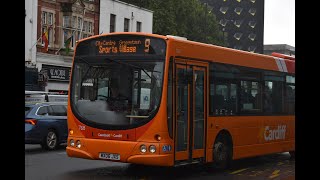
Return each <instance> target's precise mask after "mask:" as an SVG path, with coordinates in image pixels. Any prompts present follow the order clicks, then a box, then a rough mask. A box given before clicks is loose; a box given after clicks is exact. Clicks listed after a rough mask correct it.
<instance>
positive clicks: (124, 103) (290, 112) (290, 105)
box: [66, 32, 295, 168]
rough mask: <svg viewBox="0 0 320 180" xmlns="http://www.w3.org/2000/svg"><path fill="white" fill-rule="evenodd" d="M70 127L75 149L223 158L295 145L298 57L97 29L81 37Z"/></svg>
mask: <svg viewBox="0 0 320 180" xmlns="http://www.w3.org/2000/svg"><path fill="white" fill-rule="evenodd" d="M114 83H116V84H117V87H118V88H119V92H120V94H121V95H122V99H118V100H119V104H120V105H119V107H118V108H112V107H111V106H113V105H114V103H113V104H109V100H110V99H112V96H111V88H112V87H111V86H112V84H114ZM68 128H69V136H68V145H67V148H66V151H67V154H68V156H69V157H77V158H86V159H93V160H108V161H116V162H124V163H136V164H144V165H156V166H178V165H185V164H191V163H213V164H215V165H216V166H217V167H221V168H224V167H227V165H229V163H230V162H231V161H232V160H234V159H240V158H245V157H252V156H260V155H265V154H271V153H279V152H290V153H291V155H294V152H295V62H294V60H287V59H283V58H279V57H274V56H267V55H262V54H256V53H251V52H245V51H240V50H235V49H230V48H225V47H220V46H216V45H212V44H204V43H200V42H194V41H189V40H187V39H183V38H175V37H173V36H161V35H155V34H146V33H128V32H126V33H110V34H102V35H96V36H92V37H89V38H86V39H82V40H80V41H79V42H78V43H77V45H76V49H75V53H74V57H73V66H72V76H71V83H70V91H69V102H68Z"/></svg>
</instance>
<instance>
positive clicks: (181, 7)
mask: <svg viewBox="0 0 320 180" xmlns="http://www.w3.org/2000/svg"><path fill="white" fill-rule="evenodd" d="M123 1H125V2H127V3H130V4H134V5H136V6H139V7H143V8H146V9H150V10H152V11H153V33H155V34H162V35H168V34H170V35H176V36H182V37H186V38H188V39H189V40H192V41H199V42H204V43H210V44H216V45H223V46H225V45H226V44H224V42H223V37H222V32H221V31H220V30H219V28H218V22H217V21H216V18H215V15H214V14H213V13H212V12H211V10H210V8H208V6H207V5H205V4H203V3H201V2H200V1H199V0H123Z"/></svg>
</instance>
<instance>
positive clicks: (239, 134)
mask: <svg viewBox="0 0 320 180" xmlns="http://www.w3.org/2000/svg"><path fill="white" fill-rule="evenodd" d="M294 128H295V126H294V116H229V117H210V118H209V120H208V133H207V137H208V141H207V147H208V149H207V162H211V161H212V150H213V149H212V148H213V144H214V141H215V139H216V136H217V135H218V133H219V132H220V131H221V130H223V129H224V130H227V131H228V132H229V133H230V134H231V136H232V141H233V148H234V153H233V159H239V158H243V157H250V156H257V155H263V154H270V153H276V152H285V151H291V150H294V144H295V141H294V137H295V135H294V133H295V129H294Z"/></svg>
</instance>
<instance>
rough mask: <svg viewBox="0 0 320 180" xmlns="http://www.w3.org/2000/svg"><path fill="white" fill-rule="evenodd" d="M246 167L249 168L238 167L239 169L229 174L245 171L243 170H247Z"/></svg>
mask: <svg viewBox="0 0 320 180" xmlns="http://www.w3.org/2000/svg"><path fill="white" fill-rule="evenodd" d="M247 169H249V168H245V169H240V170H237V171H233V172H232V173H230V174H237V173H239V172H242V171H245V170H247Z"/></svg>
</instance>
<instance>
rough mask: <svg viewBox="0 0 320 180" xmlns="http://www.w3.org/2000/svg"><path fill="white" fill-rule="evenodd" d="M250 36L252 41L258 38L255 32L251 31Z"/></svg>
mask: <svg viewBox="0 0 320 180" xmlns="http://www.w3.org/2000/svg"><path fill="white" fill-rule="evenodd" d="M248 38H249V39H250V40H251V41H254V40H255V39H256V34H254V33H250V34H249V36H248Z"/></svg>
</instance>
